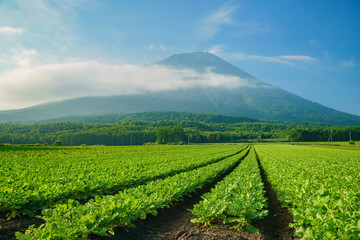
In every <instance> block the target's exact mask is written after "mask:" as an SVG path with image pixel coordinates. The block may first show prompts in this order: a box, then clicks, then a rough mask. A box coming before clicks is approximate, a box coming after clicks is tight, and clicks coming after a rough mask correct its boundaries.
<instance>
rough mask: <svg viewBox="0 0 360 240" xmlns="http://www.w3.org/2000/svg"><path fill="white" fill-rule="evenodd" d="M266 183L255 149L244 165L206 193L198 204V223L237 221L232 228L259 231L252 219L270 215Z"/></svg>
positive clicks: (196, 213) (194, 211) (196, 221)
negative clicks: (263, 179) (267, 208)
mask: <svg viewBox="0 0 360 240" xmlns="http://www.w3.org/2000/svg"><path fill="white" fill-rule="evenodd" d="M264 194H265V189H264V183H263V182H262V180H261V176H260V169H259V166H258V163H257V158H256V155H255V152H254V150H253V149H251V151H250V153H249V155H248V156H247V157H246V158H245V159H244V160H243V161H242V162H241V164H240V165H239V166H238V167H237V168H236V169H235V170H234V171H233V172H232V173H231V174H229V175H228V176H226V177H225V178H224V180H223V181H221V182H219V183H217V184H216V186H215V188H213V189H212V190H211V192H209V193H206V194H204V195H203V196H202V198H203V200H202V201H200V202H199V203H198V204H197V205H195V206H194V209H193V210H192V213H193V214H194V215H195V216H197V217H198V218H195V219H192V220H191V221H192V222H194V223H205V224H206V225H209V226H211V227H212V226H213V225H212V222H213V221H214V220H217V219H220V220H222V222H223V223H224V224H228V223H230V224H234V223H235V224H236V225H235V226H232V228H236V229H242V228H244V227H246V228H247V229H248V230H249V231H252V232H258V231H259V230H258V229H257V228H255V227H254V226H252V225H251V221H252V220H255V219H261V218H263V217H264V216H266V215H267V214H268V211H267V210H266V209H265V208H266V207H267V202H266V198H265V197H264Z"/></svg>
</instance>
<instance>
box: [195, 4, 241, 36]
mask: <svg viewBox="0 0 360 240" xmlns="http://www.w3.org/2000/svg"><path fill="white" fill-rule="evenodd" d="M237 9H238V6H228V5H225V6H224V7H223V8H222V9H220V10H218V11H216V12H214V13H212V14H210V15H209V16H207V17H205V18H204V19H202V20H201V22H200V27H199V30H198V35H199V36H201V37H202V38H212V37H214V36H215V35H216V34H217V33H218V32H219V31H220V30H221V26H223V25H232V24H234V21H233V19H232V15H233V14H234V12H235V11H236V10H237Z"/></svg>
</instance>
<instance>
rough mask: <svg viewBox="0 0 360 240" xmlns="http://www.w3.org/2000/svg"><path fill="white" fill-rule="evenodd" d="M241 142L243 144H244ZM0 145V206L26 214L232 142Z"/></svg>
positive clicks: (191, 162) (185, 163)
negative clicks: (126, 145)
mask: <svg viewBox="0 0 360 240" xmlns="http://www.w3.org/2000/svg"><path fill="white" fill-rule="evenodd" d="M244 147H245V146H244ZM1 150H2V151H0V211H5V212H10V213H11V212H12V213H11V215H13V216H14V215H15V214H16V213H27V214H29V215H31V214H32V212H33V211H34V210H37V209H43V208H45V207H49V206H53V205H54V204H55V203H58V202H64V201H66V200H67V199H86V198H88V197H90V196H95V195H102V194H107V193H111V192H114V191H120V190H123V189H125V188H128V187H134V186H137V185H139V184H144V183H146V182H148V181H151V180H154V179H159V178H164V177H167V176H169V175H174V174H176V173H179V172H182V171H189V170H192V169H195V168H198V167H201V166H205V165H207V164H210V163H214V162H216V161H220V160H221V159H223V158H225V157H227V156H230V155H232V154H235V153H236V152H238V150H239V148H238V147H236V146H231V145H227V146H213V147H211V148H210V147H209V146H176V147H174V146H140V147H138V146H136V147H135V146H134V147H78V148H66V147H64V148H63V147H61V148H51V147H48V148H44V149H39V148H38V147H23V148H20V147H17V148H16V147H15V148H14V147H10V148H9V149H7V148H6V147H3V148H2V149H1Z"/></svg>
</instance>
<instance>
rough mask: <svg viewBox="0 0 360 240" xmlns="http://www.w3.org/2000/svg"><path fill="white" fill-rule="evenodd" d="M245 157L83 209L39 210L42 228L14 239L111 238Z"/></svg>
mask: <svg viewBox="0 0 360 240" xmlns="http://www.w3.org/2000/svg"><path fill="white" fill-rule="evenodd" d="M245 154H246V151H242V152H240V153H239V154H237V155H234V156H232V157H228V158H225V159H224V160H222V161H219V162H216V163H212V164H209V165H207V166H204V167H201V168H197V169H194V170H192V171H188V172H182V173H179V174H176V175H174V176H172V177H168V178H165V179H159V180H156V181H152V182H149V183H148V184H146V185H140V186H138V187H135V188H129V189H126V190H124V191H122V192H119V193H118V194H116V195H111V196H96V197H95V199H93V200H90V201H89V202H87V203H86V204H84V205H81V204H80V203H79V202H77V201H74V200H69V201H68V202H67V203H66V204H58V205H56V207H55V208H54V209H46V210H43V212H42V217H41V218H42V219H44V220H45V221H46V223H45V224H43V225H41V226H40V227H39V228H33V227H30V228H29V229H28V230H27V231H26V232H25V234H22V233H17V235H16V236H17V238H18V239H29V237H32V238H33V239H48V238H54V239H56V238H61V239H78V238H87V236H88V235H89V234H91V233H94V234H97V235H101V236H104V235H108V234H112V233H113V230H112V227H115V226H124V227H129V226H130V227H132V226H134V225H133V221H134V220H136V219H138V218H140V219H144V218H145V217H146V215H147V214H156V209H159V208H163V207H166V206H168V205H169V204H170V203H172V202H174V201H178V200H179V199H181V197H183V196H184V195H187V194H189V193H191V192H194V191H195V190H196V189H198V188H201V187H202V186H203V185H204V184H206V183H208V182H210V181H211V180H213V179H216V178H217V177H218V176H220V175H221V174H223V173H225V172H226V171H227V170H228V169H229V168H230V167H232V166H234V165H235V164H236V163H237V162H239V161H240V159H241V158H243V157H244V156H245ZM50 236H51V237H50Z"/></svg>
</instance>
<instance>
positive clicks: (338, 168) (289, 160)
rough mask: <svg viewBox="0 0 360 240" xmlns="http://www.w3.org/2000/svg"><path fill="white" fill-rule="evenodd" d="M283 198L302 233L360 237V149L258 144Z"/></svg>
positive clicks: (308, 236)
mask: <svg viewBox="0 0 360 240" xmlns="http://www.w3.org/2000/svg"><path fill="white" fill-rule="evenodd" d="M256 151H257V153H258V156H259V159H260V161H261V164H262V166H263V168H264V170H265V172H266V174H267V178H268V180H269V182H270V184H271V185H272V188H273V189H274V191H275V192H276V193H277V194H278V195H279V200H281V201H283V204H284V205H285V206H287V207H288V208H289V211H290V212H291V214H292V215H293V218H294V222H295V223H294V224H292V226H293V227H295V229H296V234H297V235H298V236H300V237H302V238H303V239H360V194H359V192H360V152H358V151H350V150H348V151H346V150H341V149H330V148H317V147H307V146H290V145H281V146H280V145H271V146H270V145H267V146H266V145H261V146H260V145H259V146H256Z"/></svg>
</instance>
